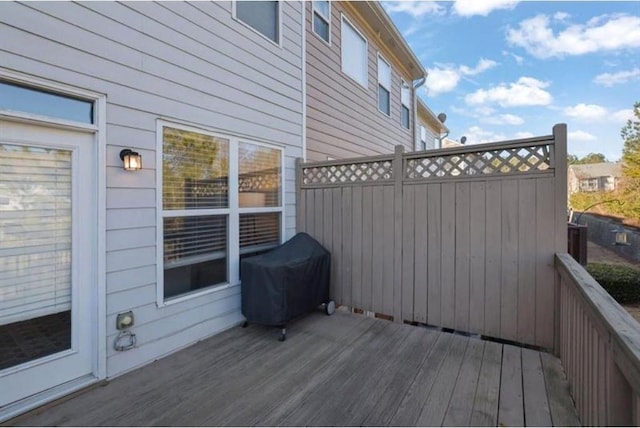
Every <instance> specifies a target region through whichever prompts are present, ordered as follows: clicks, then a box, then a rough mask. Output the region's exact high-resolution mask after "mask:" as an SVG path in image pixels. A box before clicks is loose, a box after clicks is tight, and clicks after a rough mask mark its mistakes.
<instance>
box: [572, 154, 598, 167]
mask: <svg viewBox="0 0 640 428" xmlns="http://www.w3.org/2000/svg"><path fill="white" fill-rule="evenodd" d="M602 162H607V158H606V157H605V156H604V155H603V154H602V153H589V154H588V155H586V156H585V157H583V158H579V157H578V156H576V155H567V164H569V165H584V164H588V163H602Z"/></svg>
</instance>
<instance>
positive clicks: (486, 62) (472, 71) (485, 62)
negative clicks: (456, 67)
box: [460, 58, 498, 76]
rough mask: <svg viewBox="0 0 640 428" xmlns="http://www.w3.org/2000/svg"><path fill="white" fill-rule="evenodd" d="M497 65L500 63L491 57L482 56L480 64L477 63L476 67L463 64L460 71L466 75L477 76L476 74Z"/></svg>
mask: <svg viewBox="0 0 640 428" xmlns="http://www.w3.org/2000/svg"><path fill="white" fill-rule="evenodd" d="M496 65H498V63H497V62H495V61H492V60H490V59H485V58H480V61H478V65H476V66H475V67H474V68H470V67H467V66H466V65H461V66H460V73H462V74H464V75H465V76H475V75H476V74H480V73H482V72H483V71H487V70H489V69H490V68H493V67H495V66H496Z"/></svg>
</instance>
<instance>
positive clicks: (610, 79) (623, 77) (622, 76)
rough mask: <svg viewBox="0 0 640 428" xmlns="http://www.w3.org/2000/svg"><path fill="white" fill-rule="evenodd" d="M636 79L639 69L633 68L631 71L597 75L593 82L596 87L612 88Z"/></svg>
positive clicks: (638, 75)
mask: <svg viewBox="0 0 640 428" xmlns="http://www.w3.org/2000/svg"><path fill="white" fill-rule="evenodd" d="M638 78H640V68H634V69H633V70H628V71H619V72H617V73H602V74H598V75H597V76H596V77H595V78H594V79H593V81H594V83H597V84H598V85H603V86H613V85H617V84H620V83H626V82H628V81H630V80H635V79H638Z"/></svg>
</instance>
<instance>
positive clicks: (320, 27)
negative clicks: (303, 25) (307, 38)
mask: <svg viewBox="0 0 640 428" xmlns="http://www.w3.org/2000/svg"><path fill="white" fill-rule="evenodd" d="M313 31H315V32H316V34H317V35H318V36H320V37H322V39H323V40H324V41H325V42H327V43H329V24H328V23H327V22H326V21H325V20H324V19H322V18H321V17H320V16H319V15H318V14H317V13H314V14H313Z"/></svg>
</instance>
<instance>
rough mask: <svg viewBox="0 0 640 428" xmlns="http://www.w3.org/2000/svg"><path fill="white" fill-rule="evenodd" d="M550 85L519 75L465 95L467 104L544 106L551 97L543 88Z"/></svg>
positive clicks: (549, 101) (548, 102) (549, 102)
mask: <svg viewBox="0 0 640 428" xmlns="http://www.w3.org/2000/svg"><path fill="white" fill-rule="evenodd" d="M549 85H550V83H549V82H543V81H540V80H537V79H534V78H532V77H521V78H519V79H518V81H517V82H515V83H509V84H505V83H501V84H499V85H498V86H495V87H493V88H489V89H478V90H477V91H475V92H473V93H471V94H469V95H467V96H466V97H465V101H466V102H467V104H469V105H478V104H490V103H496V104H498V105H500V106H502V107H517V106H540V105H542V106H544V105H549V104H551V101H552V99H553V97H552V96H551V94H550V93H549V92H547V91H545V90H544V88H546V87H548V86H549Z"/></svg>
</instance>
